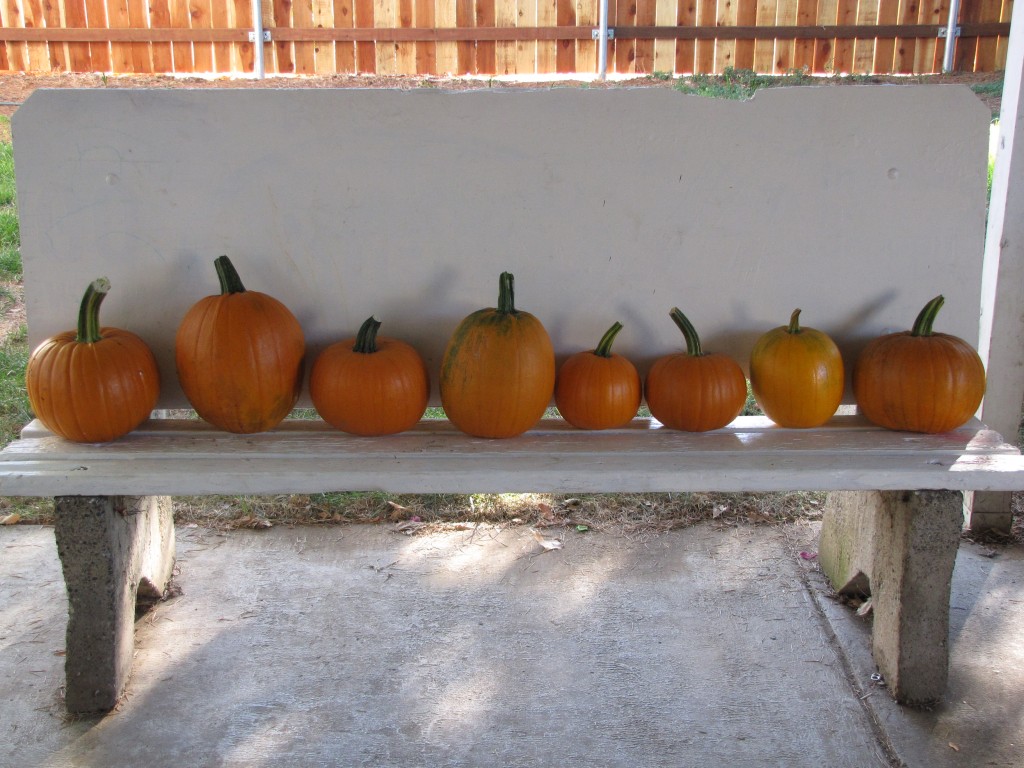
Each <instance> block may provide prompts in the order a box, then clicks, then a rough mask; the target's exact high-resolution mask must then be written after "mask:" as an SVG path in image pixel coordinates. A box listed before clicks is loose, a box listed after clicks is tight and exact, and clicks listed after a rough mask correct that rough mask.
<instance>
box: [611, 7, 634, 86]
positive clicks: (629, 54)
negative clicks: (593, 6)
mask: <svg viewBox="0 0 1024 768" xmlns="http://www.w3.org/2000/svg"><path fill="white" fill-rule="evenodd" d="M612 18H613V17H612V10H611V0H609V7H608V25H609V26H612V27H615V28H616V29H620V28H622V27H635V26H636V3H635V2H634V0H617V1H616V2H615V16H614V21H613V20H612ZM611 48H613V49H614V50H615V58H614V62H615V71H616V72H618V73H620V74H629V73H632V72H635V71H636V67H635V62H636V40H635V39H634V38H631V37H627V36H625V35H624V36H622V37H618V36H616V38H615V43H614V45H613V46H611ZM611 68H612V55H611V52H609V54H608V69H609V70H611Z"/></svg>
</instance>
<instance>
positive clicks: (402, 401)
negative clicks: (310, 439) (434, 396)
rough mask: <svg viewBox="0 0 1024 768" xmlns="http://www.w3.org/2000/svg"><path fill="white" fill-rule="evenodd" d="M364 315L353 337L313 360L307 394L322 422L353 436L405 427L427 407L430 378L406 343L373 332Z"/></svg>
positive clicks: (375, 325) (373, 321) (373, 325)
mask: <svg viewBox="0 0 1024 768" xmlns="http://www.w3.org/2000/svg"><path fill="white" fill-rule="evenodd" d="M379 329H380V320H378V319H377V318H375V317H369V318H367V320H366V322H364V323H363V325H362V326H361V327H360V328H359V332H358V333H357V334H356V336H355V338H351V339H345V340H344V341H339V342H337V343H335V344H332V345H330V346H329V347H327V349H325V350H324V351H323V352H322V353H321V354H320V356H319V357H318V358H317V359H316V363H314V364H313V370H312V372H311V373H310V377H309V394H310V397H311V398H312V399H313V405H314V406H315V407H316V410H317V412H318V413H319V414H320V416H321V417H323V419H324V421H326V422H327V423H328V424H331V425H332V426H335V427H337V428H338V429H340V430H342V431H344V432H350V433H351V434H354V435H391V434H394V433H396V432H402V431H404V430H406V429H409V428H410V427H412V426H413V425H414V424H416V422H417V421H419V420H420V417H422V416H423V412H424V411H425V410H426V407H427V399H428V397H429V396H430V377H429V375H428V374H427V366H426V365H424V363H423V358H421V357H420V355H419V353H418V352H417V351H416V350H415V349H414V348H413V347H412V346H411V345H409V344H407V343H405V342H404V341H399V340H398V339H390V338H387V337H385V336H378V335H377V331H378V330H379Z"/></svg>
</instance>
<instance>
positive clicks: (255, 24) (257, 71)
mask: <svg viewBox="0 0 1024 768" xmlns="http://www.w3.org/2000/svg"><path fill="white" fill-rule="evenodd" d="M252 29H253V36H252V37H253V40H252V51H253V57H252V75H253V77H255V78H256V79H257V80H262V79H263V78H264V77H266V67H265V65H264V63H263V3H262V0H252Z"/></svg>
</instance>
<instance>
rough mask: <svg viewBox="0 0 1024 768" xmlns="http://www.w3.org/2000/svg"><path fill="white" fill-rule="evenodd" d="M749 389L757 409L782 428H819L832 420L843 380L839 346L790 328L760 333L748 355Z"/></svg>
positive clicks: (795, 323) (795, 318)
mask: <svg viewBox="0 0 1024 768" xmlns="http://www.w3.org/2000/svg"><path fill="white" fill-rule="evenodd" d="M750 386H751V389H752V390H753V392H754V398H755V399H756V400H757V403H758V405H760V406H761V410H763V411H764V412H765V415H766V416H767V417H768V418H769V419H771V420H772V421H774V422H775V423H776V424H778V425H779V426H780V427H797V428H808V427H818V426H821V425H822V424H824V423H825V422H826V421H828V420H829V419H831V418H832V416H833V415H835V412H836V409H837V408H838V407H839V403H840V402H842V399H843V388H844V387H845V375H844V372H843V358H842V355H840V353H839V347H837V346H836V344H835V342H834V341H832V339H831V338H829V336H828V335H827V334H825V333H823V332H822V331H819V330H816V329H814V328H805V327H802V326H801V325H800V310H799V309H797V310H794V311H793V314H792V315H791V316H790V318H789V325H783V326H780V327H778V328H775V329H773V330H771V331H768V332H767V333H765V334H763V335H762V336H761V338H759V339H758V340H757V342H756V343H755V344H754V348H753V350H752V351H751V353H750Z"/></svg>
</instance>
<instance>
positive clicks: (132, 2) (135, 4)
mask: <svg viewBox="0 0 1024 768" xmlns="http://www.w3.org/2000/svg"><path fill="white" fill-rule="evenodd" d="M128 26H129V27H131V28H133V29H146V28H148V27H149V3H148V2H147V1H146V0H128ZM132 70H133V71H134V72H138V73H144V72H152V71H153V44H152V43H149V42H146V43H132ZM228 71H230V69H229V70H228Z"/></svg>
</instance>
